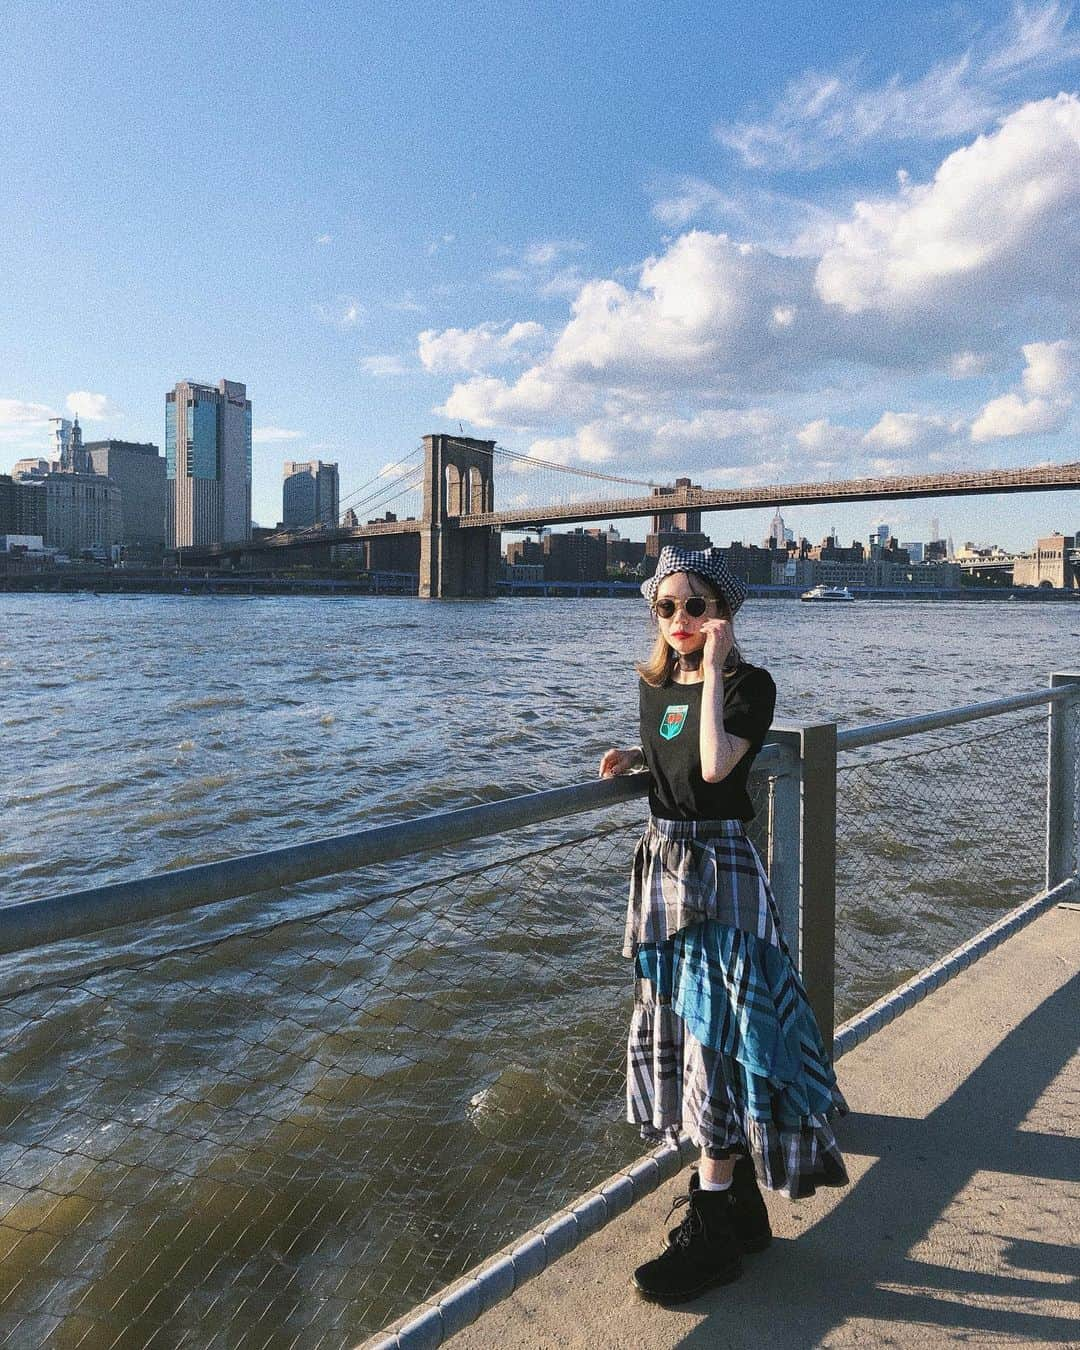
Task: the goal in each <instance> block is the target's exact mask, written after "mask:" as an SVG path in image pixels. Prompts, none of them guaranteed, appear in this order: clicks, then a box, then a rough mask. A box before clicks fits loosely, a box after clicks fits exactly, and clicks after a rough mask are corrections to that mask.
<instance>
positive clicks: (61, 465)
mask: <svg viewBox="0 0 1080 1350" xmlns="http://www.w3.org/2000/svg"><path fill="white" fill-rule="evenodd" d="M78 420H79V419H78V418H76V419H75V422H76V423H77V422H78ZM49 426H50V427H52V436H53V454H54V455H55V457H56V464H55V467H54V472H59V471H60V470H61V469H62V470H64V471H65V472H67V473H71V472H72V471H73V470H72V458H71V442H72V435H73V432H74V424H73V423H72V422H70V421H69V420H68V418H66V417H50V418H49ZM81 455H82V451H81V449H80V457H81Z"/></svg>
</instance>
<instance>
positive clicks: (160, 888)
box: [0, 685, 1077, 955]
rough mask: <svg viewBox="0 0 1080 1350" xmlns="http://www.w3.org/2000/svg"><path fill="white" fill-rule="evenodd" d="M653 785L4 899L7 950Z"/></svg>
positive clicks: (922, 724)
mask: <svg viewBox="0 0 1080 1350" xmlns="http://www.w3.org/2000/svg"><path fill="white" fill-rule="evenodd" d="M1076 693H1077V686H1075V685H1074V686H1069V685H1064V686H1059V687H1057V688H1046V689H1037V690H1033V691H1031V692H1029V693H1025V694H1014V695H1012V696H1010V697H1008V698H1003V699H995V700H993V701H991V702H988V703H974V704H968V705H965V706H962V707H958V708H948V709H945V710H944V711H942V712H937V713H928V714H924V715H922V716H918V717H908V718H902V719H900V720H898V721H891V722H876V723H871V724H869V725H867V726H863V727H852V728H851V729H850V730H847V731H840V732H838V733H837V737H836V744H837V749H838V750H852V749H856V748H858V747H861V746H866V745H874V744H877V743H879V742H882V741H888V740H893V739H896V738H897V737H900V736H912V735H915V734H917V733H918V732H921V731H934V730H937V729H939V728H941V727H947V726H953V725H957V724H959V723H962V722H970V721H974V720H976V719H978V718H983V717H993V716H996V715H998V714H1000V713H1007V712H1014V711H1016V710H1017V709H1021V708H1028V707H1033V706H1037V705H1038V704H1040V703H1057V702H1060V701H1062V700H1065V699H1069V698H1073V697H1076ZM798 726H799V724H797V723H776V724H774V727H773V730H774V731H775V732H777V733H784V732H785V731H786V732H788V733H790V732H791V731H793V730H797V729H798ZM782 739H783V737H782V736H781V740H782ZM793 767H794V766H793V759H792V754H791V750H790V748H789V747H788V746H786V745H785V744H783V743H780V741H775V742H774V741H767V742H766V743H765V745H764V746H763V747H762V749H761V751H760V753H759V754H758V756H757V758H756V759H755V761H754V769H753V771H754V773H755V774H760V773H765V774H772V775H778V774H784V773H788V772H791V770H792V768H793ZM646 790H647V779H646V777H645V775H644V774H626V775H624V776H621V777H619V778H609V779H596V780H592V781H589V782H584V783H573V784H570V785H568V786H566V787H560V788H549V789H547V790H545V791H542V792H530V793H524V794H522V795H520V796H516V797H508V798H506V799H504V800H503V801H497V802H486V803H483V804H481V805H479V806H468V807H463V808H461V809H459V810H455V811H445V812H439V813H436V814H434V815H428V816H419V817H415V818H413V819H411V820H405V821H399V822H397V823H394V824H390V825H377V826H374V827H372V828H369V829H366V830H357V831H353V832H351V833H349V834H341V835H331V836H329V837H326V838H321V839H313V840H309V841H307V842H306V843H303V844H292V845H287V846H285V847H284V848H275V849H267V850H265V851H263V852H259V853H248V854H242V855H240V856H239V857H235V858H225V859H222V860H220V861H218V862H212V863H200V864H197V865H195V866H193V867H184V868H176V869H174V870H172V871H169V872H159V873H155V874H153V875H151V876H146V877H137V878H133V879H131V880H128V881H118V882H113V883H110V884H109V885H105V886H95V887H92V888H89V889H86V890H81V891H69V892H66V893H64V894H60V895H53V896H46V897H44V898H43V899H40V900H27V901H23V902H21V903H18V904H14V905H7V906H3V907H0V955H10V954H12V953H14V952H19V951H26V950H29V949H31V948H34V947H40V946H45V945H47V944H49V943H53V942H60V941H64V940H66V939H69V938H77V937H85V936H87V935H88V934H90V933H96V932H99V931H101V930H103V929H107V928H115V927H119V926H121V925H126V924H131V923H134V922H145V921H147V920H153V919H157V918H160V917H162V916H164V915H166V914H175V913H178V912H180V911H183V910H188V909H196V908H198V907H200V906H202V905H208V904H216V903H221V902H224V901H226V900H235V899H237V898H238V897H239V896H242V895H251V894H253V893H255V892H257V891H263V890H271V889H273V888H275V887H278V886H288V885H295V884H297V883H299V882H303V881H314V880H316V879H318V878H320V877H326V876H333V875H335V874H336V873H340V872H350V871H355V870H356V869H358V868H361V867H368V866H373V865H375V864H378V863H386V862H393V861H395V860H397V859H400V858H404V857H408V856H409V855H410V854H413V853H418V852H421V851H423V850H425V849H431V848H440V847H447V846H449V845H452V844H460V843H466V842H468V841H469V840H470V839H479V838H485V837H488V836H490V835H493V834H499V833H504V832H506V831H508V830H515V829H520V828H523V827H524V826H527V825H534V824H541V823H543V822H544V821H547V820H555V819H558V818H560V817H565V816H571V815H578V814H580V813H582V812H585V811H593V810H596V809H598V808H600V807H604V806H613V805H615V804H616V803H618V802H621V801H626V800H630V799H632V798H634V797H640V796H644V795H645V792H646Z"/></svg>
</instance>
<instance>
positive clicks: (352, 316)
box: [315, 295, 367, 328]
mask: <svg viewBox="0 0 1080 1350" xmlns="http://www.w3.org/2000/svg"><path fill="white" fill-rule="evenodd" d="M315 313H316V314H317V315H318V316H319V318H320V319H321V320H322V322H323V323H328V324H332V325H333V326H334V327H335V328H355V327H356V326H357V324H361V323H364V322H365V321H366V319H367V309H366V308H365V307H364V306H363V305H362V304H361V303H360V301H359V300H357V299H355V298H354V297H353V296H351V295H339V296H338V298H337V299H336V300H333V301H330V302H328V303H323V304H319V305H316V306H315Z"/></svg>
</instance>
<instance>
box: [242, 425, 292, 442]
mask: <svg viewBox="0 0 1080 1350" xmlns="http://www.w3.org/2000/svg"><path fill="white" fill-rule="evenodd" d="M303 436H304V433H303V432H302V431H288V430H287V429H286V428H285V427H252V429H251V439H252V442H253V443H254V444H255V445H275V444H277V443H278V442H280V441H299V440H302V439H303Z"/></svg>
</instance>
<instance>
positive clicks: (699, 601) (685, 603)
mask: <svg viewBox="0 0 1080 1350" xmlns="http://www.w3.org/2000/svg"><path fill="white" fill-rule="evenodd" d="M717 603H718V601H716V600H709V599H707V598H706V597H705V596H704V595H691V596H688V597H687V598H686V599H685V600H672V599H670V598H669V597H668V596H666V595H665V596H664V598H663V599H662V600H656V601H654V602H653V611H654V613H656V614H658V615H659V616H660V618H661V619H672V618H674V617H675V613H676V611H677V610H679V609H684V610H686V614H687V617H688V618H691V619H700V618H701V616H702V615H703V614H704V613H705V611H706V610H707V609H708V608H709V606H710V605H715V604H717Z"/></svg>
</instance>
